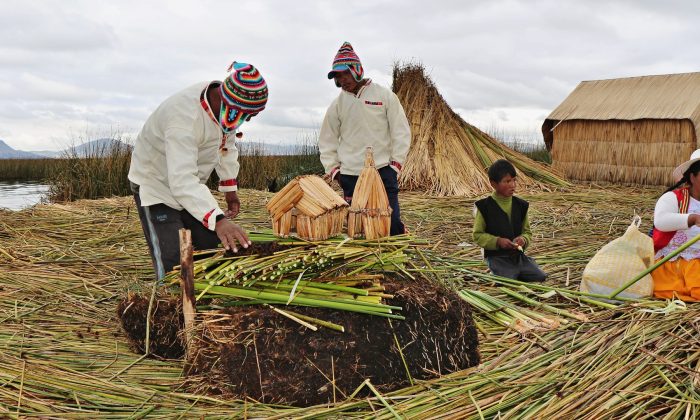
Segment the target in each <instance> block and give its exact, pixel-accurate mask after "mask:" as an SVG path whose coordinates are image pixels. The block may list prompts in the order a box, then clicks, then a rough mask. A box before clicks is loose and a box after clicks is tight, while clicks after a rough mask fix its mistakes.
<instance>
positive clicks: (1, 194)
mask: <svg viewBox="0 0 700 420" xmlns="http://www.w3.org/2000/svg"><path fill="white" fill-rule="evenodd" d="M48 191H49V186H48V185H44V184H40V183H36V182H26V181H19V182H11V181H0V208H6V209H10V210H21V209H23V208H26V207H31V206H33V205H34V204H37V203H39V202H41V199H42V198H43V197H44V196H45V195H46V193H47V192H48Z"/></svg>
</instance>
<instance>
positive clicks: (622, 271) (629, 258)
mask: <svg viewBox="0 0 700 420" xmlns="http://www.w3.org/2000/svg"><path fill="white" fill-rule="evenodd" d="M641 223H642V219H641V218H640V217H639V216H634V218H633V219H632V224H631V225H630V226H629V227H628V228H627V231H626V232H625V234H624V235H622V236H621V237H619V238H617V239H614V240H613V241H611V242H610V243H608V244H607V245H605V246H604V247H603V248H601V249H600V251H598V252H596V254H595V255H594V256H593V258H592V259H591V260H590V261H589V262H588V264H587V265H586V268H585V269H584V270H583V278H582V279H581V291H582V292H585V293H595V294H600V295H609V294H611V293H612V292H613V291H615V290H617V289H618V288H619V287H620V286H622V285H624V284H625V283H627V282H628V281H630V280H632V279H633V278H635V277H636V276H637V275H639V274H640V273H641V272H643V271H644V270H646V269H647V268H649V267H650V266H651V265H652V264H653V263H654V241H653V240H652V239H651V237H649V235H645V234H644V233H642V232H640V231H639V225H640V224H641ZM653 292H654V282H653V280H652V278H651V274H647V275H646V276H644V277H643V278H642V279H640V280H639V281H638V282H636V283H635V284H633V285H632V286H630V287H629V288H627V289H626V290H625V291H624V292H622V293H620V294H619V295H618V296H620V297H627V298H635V299H638V298H642V297H647V296H651V295H652V293H653Z"/></svg>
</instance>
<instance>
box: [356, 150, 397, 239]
mask: <svg viewBox="0 0 700 420" xmlns="http://www.w3.org/2000/svg"><path fill="white" fill-rule="evenodd" d="M391 211H392V210H391V207H389V198H388V197H387V195H386V189H385V188H384V183H383V182H382V177H381V176H380V175H379V171H377V168H376V167H375V166H374V154H373V151H372V147H368V148H367V150H366V152H365V167H364V169H362V172H360V176H359V177H358V179H357V184H355V191H354V192H353V196H352V205H351V206H350V212H349V213H348V236H350V237H351V238H356V237H360V236H363V235H364V237H365V238H367V239H377V238H384V237H386V236H389V231H390V228H391Z"/></svg>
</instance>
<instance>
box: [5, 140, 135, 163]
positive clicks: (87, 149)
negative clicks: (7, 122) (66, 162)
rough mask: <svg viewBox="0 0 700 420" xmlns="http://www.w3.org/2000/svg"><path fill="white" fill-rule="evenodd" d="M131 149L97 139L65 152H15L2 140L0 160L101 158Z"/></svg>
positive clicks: (69, 148) (114, 141)
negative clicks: (114, 152)
mask: <svg viewBox="0 0 700 420" xmlns="http://www.w3.org/2000/svg"><path fill="white" fill-rule="evenodd" d="M129 148H131V146H129V145H128V144H126V143H124V142H122V141H119V140H115V139H108V138H103V139H97V140H91V141H88V142H85V143H83V144H79V145H77V146H70V147H68V148H66V149H64V150H58V151H56V150H41V151H34V152H25V151H22V150H15V149H13V148H12V147H10V146H8V145H7V143H5V142H4V141H2V140H0V159H44V158H60V157H65V156H79V157H87V156H99V155H107V154H110V153H111V152H112V151H114V150H126V149H129Z"/></svg>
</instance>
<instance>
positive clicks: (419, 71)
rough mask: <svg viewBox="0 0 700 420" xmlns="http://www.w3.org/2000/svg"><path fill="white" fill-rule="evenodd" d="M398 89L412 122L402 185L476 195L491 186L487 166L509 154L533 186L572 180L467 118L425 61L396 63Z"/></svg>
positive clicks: (529, 186)
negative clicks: (429, 72) (441, 88)
mask: <svg viewBox="0 0 700 420" xmlns="http://www.w3.org/2000/svg"><path fill="white" fill-rule="evenodd" d="M393 73H394V75H393V76H394V81H393V90H394V93H396V95H397V96H398V97H399V100H400V101H401V104H402V105H403V107H404V110H405V112H406V117H407V118H408V122H409V124H410V126H411V148H410V150H409V152H408V156H407V158H406V162H405V163H404V166H403V170H402V171H401V178H400V180H399V182H400V187H401V188H402V189H405V190H418V191H425V192H427V193H429V194H432V195H438V196H454V195H456V196H476V195H481V194H485V193H487V192H490V191H491V186H490V184H489V179H488V176H487V175H486V168H488V167H489V166H490V165H491V164H492V163H493V162H494V161H496V160H498V159H507V160H509V161H510V162H511V163H512V164H513V165H515V167H516V168H517V169H518V172H519V173H518V181H519V184H520V185H521V186H522V187H524V188H525V189H527V190H545V191H546V190H552V189H555V188H559V187H568V186H570V184H569V183H568V182H567V181H566V180H565V179H564V178H563V176H561V175H559V174H558V173H557V172H555V171H553V170H552V169H551V168H549V167H547V166H545V165H543V164H540V163H538V162H535V161H533V160H532V159H530V158H528V157H526V156H525V155H523V154H521V153H518V152H516V151H514V150H512V149H510V148H508V147H506V146H505V145H503V144H501V143H500V142H498V141H497V140H495V139H493V138H492V137H490V136H489V135H488V134H486V133H484V132H483V131H481V130H479V129H478V128H476V127H474V126H473V125H470V124H468V123H467V122H465V121H464V120H463V119H462V118H461V117H460V116H459V115H458V114H456V113H455V112H454V111H452V109H451V108H450V106H449V105H448V104H447V102H446V101H445V99H444V98H443V97H442V95H440V92H438V90H437V87H436V86H435V84H434V83H433V81H432V80H430V78H429V77H428V76H427V75H426V74H425V69H424V68H423V66H422V65H421V64H403V65H402V64H398V63H397V64H395V65H394V72H393Z"/></svg>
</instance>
